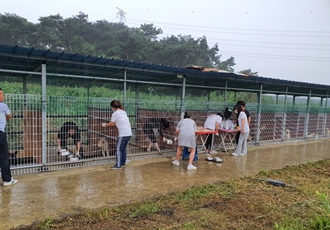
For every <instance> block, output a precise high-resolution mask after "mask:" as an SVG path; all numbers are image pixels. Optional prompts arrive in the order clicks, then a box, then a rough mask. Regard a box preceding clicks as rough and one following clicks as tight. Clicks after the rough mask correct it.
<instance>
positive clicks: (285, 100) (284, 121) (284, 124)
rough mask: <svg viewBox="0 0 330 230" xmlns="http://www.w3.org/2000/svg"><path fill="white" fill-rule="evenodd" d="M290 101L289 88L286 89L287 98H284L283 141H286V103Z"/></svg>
mask: <svg viewBox="0 0 330 230" xmlns="http://www.w3.org/2000/svg"><path fill="white" fill-rule="evenodd" d="M287 100H288V87H286V88H285V97H284V111H283V126H282V140H284V133H285V127H286V110H287V108H286V103H287Z"/></svg>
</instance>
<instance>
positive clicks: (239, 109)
mask: <svg viewBox="0 0 330 230" xmlns="http://www.w3.org/2000/svg"><path fill="white" fill-rule="evenodd" d="M235 113H237V115H238V130H239V131H240V132H241V135H240V136H239V140H238V144H237V147H236V150H235V152H233V156H243V155H246V154H247V137H248V136H249V133H250V127H249V123H248V119H247V116H246V114H245V112H244V107H243V106H241V105H237V106H236V109H235Z"/></svg>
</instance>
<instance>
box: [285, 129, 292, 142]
mask: <svg viewBox="0 0 330 230" xmlns="http://www.w3.org/2000/svg"><path fill="white" fill-rule="evenodd" d="M290 138H291V133H290V130H289V129H286V130H285V133H284V140H289V139H290Z"/></svg>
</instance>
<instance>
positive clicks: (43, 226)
mask: <svg viewBox="0 0 330 230" xmlns="http://www.w3.org/2000/svg"><path fill="white" fill-rule="evenodd" d="M53 223H54V220H52V219H45V220H44V221H43V222H41V223H40V224H39V225H38V226H37V228H38V229H51V227H52V224H53Z"/></svg>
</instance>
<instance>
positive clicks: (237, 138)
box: [235, 132, 241, 145]
mask: <svg viewBox="0 0 330 230" xmlns="http://www.w3.org/2000/svg"><path fill="white" fill-rule="evenodd" d="M240 134H241V132H237V133H236V136H235V138H236V145H238V140H239V136H240Z"/></svg>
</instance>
